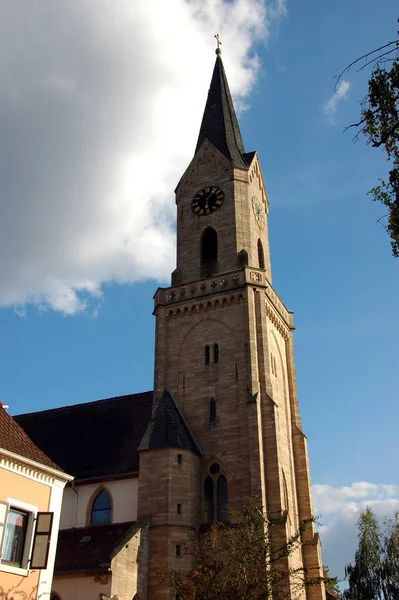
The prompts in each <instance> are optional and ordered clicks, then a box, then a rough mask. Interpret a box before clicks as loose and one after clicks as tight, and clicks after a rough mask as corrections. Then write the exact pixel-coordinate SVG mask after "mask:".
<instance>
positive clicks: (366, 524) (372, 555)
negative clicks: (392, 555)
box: [344, 508, 382, 600]
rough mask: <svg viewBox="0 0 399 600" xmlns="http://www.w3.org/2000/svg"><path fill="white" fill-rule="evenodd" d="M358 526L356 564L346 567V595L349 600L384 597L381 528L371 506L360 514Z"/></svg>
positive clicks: (369, 599) (367, 599) (368, 599)
mask: <svg viewBox="0 0 399 600" xmlns="http://www.w3.org/2000/svg"><path fill="white" fill-rule="evenodd" d="M358 528H359V546H358V548H357V550H356V554H355V564H354V565H351V564H349V565H347V566H346V568H345V575H346V577H348V580H349V588H348V589H347V590H346V591H345V594H344V597H345V598H346V599H347V600H371V599H375V600H377V599H380V598H382V596H381V583H380V571H381V543H380V529H379V526H378V522H377V519H376V517H375V515H374V513H373V511H372V510H371V509H370V508H367V509H366V511H365V512H364V513H362V514H361V515H360V519H359V521H358Z"/></svg>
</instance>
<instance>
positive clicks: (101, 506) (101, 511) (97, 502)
mask: <svg viewBox="0 0 399 600" xmlns="http://www.w3.org/2000/svg"><path fill="white" fill-rule="evenodd" d="M111 510H112V502H111V497H110V495H109V494H108V492H106V490H101V491H100V492H98V494H97V496H96V497H95V498H94V501H93V504H92V507H91V518H90V523H91V524H96V523H110V522H111Z"/></svg>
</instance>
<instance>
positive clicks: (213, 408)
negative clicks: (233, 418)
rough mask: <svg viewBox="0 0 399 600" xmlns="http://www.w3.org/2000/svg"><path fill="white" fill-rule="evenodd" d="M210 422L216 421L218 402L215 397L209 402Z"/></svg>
mask: <svg viewBox="0 0 399 600" xmlns="http://www.w3.org/2000/svg"><path fill="white" fill-rule="evenodd" d="M209 422H210V423H215V422H216V402H215V400H214V399H213V398H212V400H211V401H210V403H209Z"/></svg>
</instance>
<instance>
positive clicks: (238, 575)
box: [163, 501, 323, 600]
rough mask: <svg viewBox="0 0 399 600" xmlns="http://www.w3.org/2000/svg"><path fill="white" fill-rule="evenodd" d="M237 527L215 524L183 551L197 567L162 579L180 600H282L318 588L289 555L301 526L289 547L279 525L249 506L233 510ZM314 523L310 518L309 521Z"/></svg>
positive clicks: (297, 543) (296, 544)
mask: <svg viewBox="0 0 399 600" xmlns="http://www.w3.org/2000/svg"><path fill="white" fill-rule="evenodd" d="M229 514H230V517H231V521H232V523H234V524H231V525H229V524H225V523H219V522H217V523H214V524H213V525H212V526H211V527H210V529H209V530H208V531H206V532H204V533H201V534H200V535H199V536H198V537H196V538H194V539H193V540H192V544H191V546H190V547H189V548H187V549H186V550H185V554H189V555H190V558H191V560H192V564H194V568H191V570H190V571H189V572H188V573H182V572H180V571H175V570H171V571H168V572H166V573H164V574H163V578H164V579H166V580H167V581H168V583H169V586H170V587H171V589H172V590H173V592H174V593H175V594H176V597H178V598H179V599H180V600H242V599H243V598H245V600H270V598H273V600H282V599H283V598H287V597H290V598H296V597H298V598H299V597H302V596H301V593H302V592H303V589H304V587H305V586H310V585H317V584H320V583H321V581H322V580H323V578H322V577H315V578H311V577H309V575H308V574H307V573H306V572H305V570H304V569H303V568H300V567H296V566H293V564H292V563H294V561H289V557H290V556H292V555H293V554H295V552H296V551H297V550H298V549H299V548H300V546H301V544H302V541H301V538H302V534H303V531H304V529H305V528H306V527H307V526H308V525H309V522H306V523H303V525H302V526H301V527H300V528H299V529H298V531H297V532H296V533H295V535H293V536H292V537H291V538H290V539H289V541H288V543H285V544H284V543H283V544H282V543H279V542H278V540H279V538H280V534H281V527H284V525H282V524H279V525H272V524H270V523H269V522H268V521H267V519H266V517H265V515H264V514H263V513H262V512H261V511H260V510H259V509H257V508H256V506H255V505H254V504H253V502H252V501H251V502H249V503H248V504H247V506H246V507H245V508H244V510H243V511H242V512H237V511H230V510H229ZM311 521H312V520H311Z"/></svg>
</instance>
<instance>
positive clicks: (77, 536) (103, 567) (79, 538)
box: [54, 521, 140, 574]
mask: <svg viewBox="0 0 399 600" xmlns="http://www.w3.org/2000/svg"><path fill="white" fill-rule="evenodd" d="M139 529H140V525H139V523H138V522H134V521H133V522H129V523H114V524H107V525H90V526H89V527H80V528H78V529H61V530H60V532H59V534H58V544H57V554H56V558H55V567H54V572H55V574H57V573H66V572H74V571H75V572H76V571H80V572H82V571H83V572H84V571H108V569H109V567H110V564H111V560H112V558H113V557H114V556H115V554H116V553H117V552H118V550H119V549H120V548H121V547H122V546H123V545H124V544H125V543H126V542H127V541H128V540H129V539H130V538H131V537H132V536H133V535H134V534H135V533H136V532H137V531H138V530H139Z"/></svg>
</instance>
